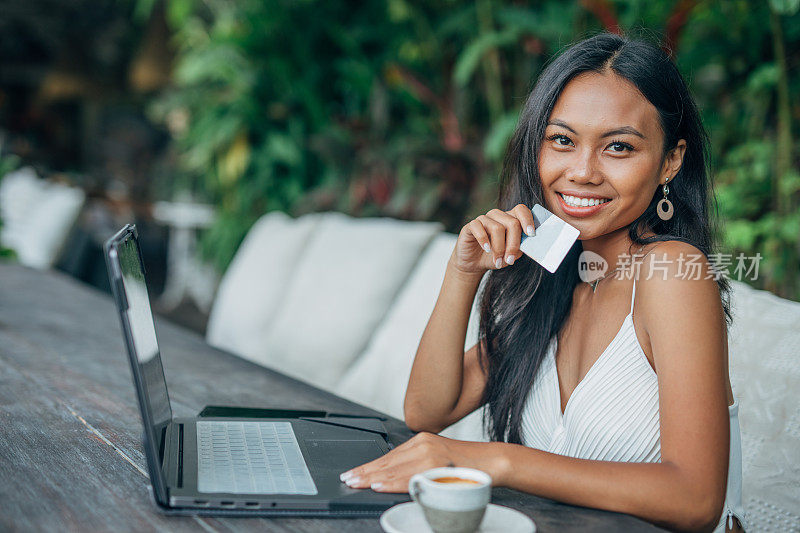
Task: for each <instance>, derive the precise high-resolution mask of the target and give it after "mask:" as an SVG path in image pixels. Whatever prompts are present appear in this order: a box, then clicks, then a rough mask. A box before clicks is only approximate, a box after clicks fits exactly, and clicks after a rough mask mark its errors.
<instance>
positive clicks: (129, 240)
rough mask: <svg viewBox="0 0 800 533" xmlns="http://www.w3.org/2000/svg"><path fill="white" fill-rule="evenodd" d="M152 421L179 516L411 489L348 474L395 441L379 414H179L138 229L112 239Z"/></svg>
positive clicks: (160, 483) (356, 505) (316, 507)
mask: <svg viewBox="0 0 800 533" xmlns="http://www.w3.org/2000/svg"><path fill="white" fill-rule="evenodd" d="M105 256H106V262H107V266H108V275H109V280H110V282H111V288H112V292H113V294H114V299H115V301H116V303H117V307H118V309H119V317H120V321H121V323H122V332H123V336H124V339H125V344H126V346H127V351H128V356H129V359H130V365H131V370H132V372H133V382H134V385H135V387H136V396H137V399H138V402H139V408H140V411H141V415H142V422H143V425H144V451H145V455H146V457H147V467H148V470H149V473H150V482H151V485H152V489H153V496H154V499H155V501H156V504H157V505H158V506H159V508H160V509H161V510H162V511H164V512H167V513H170V514H204V515H255V516H321V517H324V516H371V515H378V514H380V513H381V512H382V511H383V510H385V509H387V508H389V507H391V506H393V505H396V504H397V503H401V502H405V501H408V500H409V498H408V495H405V494H381V493H376V492H373V491H371V490H369V489H366V490H364V489H361V490H359V489H351V488H349V487H347V485H345V484H344V483H342V482H341V481H340V480H339V474H340V473H342V472H344V471H346V470H349V469H350V468H352V467H354V466H357V465H360V464H363V463H366V462H369V461H371V460H373V459H376V458H378V457H380V456H381V455H383V454H385V453H386V452H387V451H389V449H390V448H391V445H390V444H389V442H388V440H387V437H388V435H387V432H386V429H385V427H384V426H383V424H382V422H381V421H380V419H378V418H376V417H357V416H351V415H347V414H341V415H332V414H330V413H326V412H322V411H319V412H318V411H292V410H290V409H256V408H246V407H242V408H238V407H226V406H221V407H220V406H217V407H206V408H205V409H203V411H202V412H201V413H200V414H199V415H198V416H196V417H193V418H175V417H173V414H172V408H171V406H170V399H169V393H168V391H167V383H166V379H165V376H164V369H163V367H162V364H161V351H160V349H159V346H158V341H157V339H156V333H155V327H154V323H153V314H152V311H151V309H150V302H149V298H148V294H147V288H146V285H145V269H144V264H143V261H142V254H141V249H140V247H139V242H138V239H137V232H136V227H135V226H134V225H130V224H129V225H127V226H125V227H124V228H123V229H122V230H120V231H119V232H118V233H117V234H116V235H114V236H113V237H111V238H110V239H109V240H108V241H107V242H106V243H105Z"/></svg>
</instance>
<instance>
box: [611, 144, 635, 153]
mask: <svg viewBox="0 0 800 533" xmlns="http://www.w3.org/2000/svg"><path fill="white" fill-rule="evenodd" d="M608 147H609V148H610V149H611V151H612V152H617V153H621V152H625V151H633V146H631V145H630V144H628V143H624V142H622V141H614V142H612V143H611V144H609V145H608Z"/></svg>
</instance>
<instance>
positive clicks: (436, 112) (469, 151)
mask: <svg viewBox="0 0 800 533" xmlns="http://www.w3.org/2000/svg"><path fill="white" fill-rule="evenodd" d="M154 4H155V2H154V0H141V1H140V2H139V4H138V8H139V12H140V14H142V16H146V15H147V14H148V13H150V12H151V11H152V8H153V5H154ZM156 5H157V4H156ZM163 7H164V9H165V12H166V17H167V20H168V22H169V23H170V26H171V28H172V29H173V31H174V40H175V45H176V48H177V50H178V56H177V62H176V68H175V71H174V86H173V87H172V88H171V89H170V90H169V91H167V92H165V93H164V94H163V95H161V97H160V98H159V99H158V101H157V102H156V103H155V104H154V105H153V106H152V109H151V114H152V116H153V117H154V118H155V119H156V120H161V121H164V122H165V123H166V124H167V125H168V127H169V128H170V130H171V131H172V133H173V135H174V137H175V142H176V145H177V147H178V150H179V153H180V161H181V170H182V174H181V179H179V180H177V181H176V182H175V183H174V184H171V186H173V187H175V188H177V189H188V190H190V191H192V192H193V194H195V195H196V196H198V197H200V198H205V199H206V200H209V201H212V202H214V203H215V204H216V205H217V206H218V214H219V218H218V220H217V222H216V224H215V225H214V227H213V228H212V229H211V230H210V231H209V232H208V233H207V235H206V236H205V238H204V242H203V246H204V249H205V253H206V254H207V255H208V256H209V257H210V258H212V259H213V260H214V262H215V263H216V264H217V265H218V266H219V268H221V269H224V268H225V267H226V266H227V264H228V263H229V261H230V260H231V258H232V257H233V254H234V253H235V251H236V248H237V247H238V245H239V243H240V242H241V240H242V238H243V237H244V235H245V233H246V232H247V230H248V229H249V228H250V226H251V225H252V224H253V222H254V221H255V220H256V219H257V218H258V217H259V216H260V215H262V214H263V213H265V212H268V211H271V210H282V211H286V212H289V213H291V214H293V215H299V214H302V213H305V212H309V211H317V210H324V209H336V210H339V211H343V212H347V213H350V214H353V215H357V216H393V217H398V218H405V219H426V220H431V219H435V220H440V221H442V222H444V223H445V225H446V226H447V228H448V229H449V230H450V231H454V232H457V231H458V230H459V229H460V227H461V226H462V225H463V224H464V223H465V222H466V221H467V220H468V219H469V218H472V217H474V216H476V215H477V214H479V213H481V212H485V211H486V210H488V209H489V208H490V207H491V206H492V205H493V203H494V201H495V199H496V189H497V175H498V171H499V168H500V160H501V158H502V155H503V151H504V149H505V145H506V142H507V140H508V138H509V136H510V134H511V132H512V131H513V128H514V126H515V124H516V120H517V114H518V111H519V107H520V106H521V104H522V102H523V101H524V98H525V97H526V95H527V93H528V91H529V90H530V88H531V87H532V84H533V83H534V82H535V80H536V77H537V75H538V73H539V72H540V71H541V69H542V68H543V66H544V65H545V64H546V62H547V61H548V59H549V58H550V57H552V56H553V55H554V54H556V53H558V52H559V51H560V50H562V49H563V48H564V47H566V46H567V45H569V44H570V43H572V42H574V41H576V40H579V39H580V38H582V37H585V36H588V35H591V34H593V33H596V32H598V31H603V30H608V31H623V32H625V33H627V34H629V35H634V36H640V37H644V38H648V39H651V40H657V41H659V42H661V43H663V44H664V45H665V47H667V48H668V49H670V50H672V52H673V53H674V58H675V60H676V62H677V64H678V66H679V68H680V69H681V71H682V72H683V74H684V76H685V77H686V79H687V81H688V82H689V84H690V86H691V88H692V91H693V93H694V95H695V97H696V99H697V101H698V103H699V105H700V107H701V109H702V113H703V118H704V121H705V125H706V127H707V129H708V130H709V133H710V136H711V140H712V150H713V159H712V172H713V175H714V177H715V181H716V184H717V185H716V193H717V199H718V207H719V213H720V216H721V218H722V220H723V224H722V225H721V230H720V231H721V235H720V238H721V242H722V243H723V251H725V252H729V253H737V252H744V253H746V254H748V255H752V254H755V253H761V254H762V256H763V257H764V260H763V261H762V263H761V268H760V273H759V279H758V280H757V281H755V282H753V283H754V284H756V285H757V286H759V287H764V288H768V289H770V290H772V291H774V292H776V293H778V294H781V295H783V296H786V297H791V298H795V299H798V297H800V283H799V280H798V278H800V267H799V266H798V265H800V261H799V260H798V257H799V256H800V237H799V236H800V173H799V172H798V143H797V140H796V139H797V133H798V131H797V130H798V120H797V118H798V117H799V116H800V104H799V103H798V100H799V99H798V98H797V96H798V94H800V78H798V75H797V70H796V69H797V65H798V63H800V51H799V50H800V47H799V46H798V44H800V15H798V8H800V0H771V1H769V2H765V1H760V0H723V1H719V0H696V1H692V0H674V1H673V0H670V1H662V2H649V1H644V0H616V1H611V0H605V1H604V0H581V1H579V0H560V1H551V0H545V1H540V2H531V3H524V2H493V1H490V0H475V1H469V2H465V1H455V0H432V1H425V2H410V1H407V0H386V1H384V0H380V1H368V2H346V1H343V0H325V1H322V0H239V1H235V2H234V1H229V0H206V1H204V2H195V1H192V0H167V1H166V2H165V3H164V4H163Z"/></svg>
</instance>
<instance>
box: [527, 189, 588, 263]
mask: <svg viewBox="0 0 800 533" xmlns="http://www.w3.org/2000/svg"><path fill="white" fill-rule="evenodd" d="M532 211H533V218H534V220H535V222H536V235H534V236H533V237H528V236H527V235H522V242H521V244H520V246H519V249H520V250H522V252H523V253H525V254H526V255H527V256H529V257H530V258H531V259H533V260H534V261H536V262H537V263H539V264H540V265H542V266H543V267H544V268H546V269H547V270H548V271H549V272H555V271H556V269H557V268H558V265H560V264H561V261H563V260H564V257H566V255H567V252H569V250H570V248H572V245H573V243H575V240H576V239H577V238H578V235H579V234H580V231H579V230H578V229H577V228H575V227H573V226H570V225H569V224H567V223H566V222H564V221H563V220H561V219H560V218H558V217H557V216H555V215H554V214H553V213H551V212H550V211H548V210H547V209H545V208H544V207H542V206H541V205H539V204H535V205H534V206H533V210H532Z"/></svg>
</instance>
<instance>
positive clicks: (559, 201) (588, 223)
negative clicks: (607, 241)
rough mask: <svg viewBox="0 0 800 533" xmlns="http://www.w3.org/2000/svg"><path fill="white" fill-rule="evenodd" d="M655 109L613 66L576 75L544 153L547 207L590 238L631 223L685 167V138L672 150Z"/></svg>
mask: <svg viewBox="0 0 800 533" xmlns="http://www.w3.org/2000/svg"><path fill="white" fill-rule="evenodd" d="M663 143H664V135H663V133H662V131H661V125H660V123H659V117H658V111H657V110H656V108H655V107H654V106H653V105H652V104H651V103H650V102H649V101H648V100H647V99H646V98H645V97H644V96H643V95H642V93H640V92H639V91H638V89H636V87H635V86H634V85H633V84H632V83H630V82H629V81H627V80H625V79H624V78H621V77H620V76H618V75H616V74H614V73H613V72H604V73H602V74H601V73H596V72H590V73H583V74H580V75H579V76H576V77H575V78H573V79H572V80H571V81H570V82H569V83H568V84H567V86H566V87H565V88H564V90H563V91H562V92H561V95H560V96H559V98H558V101H557V102H556V105H555V107H554V108H553V112H552V113H551V114H550V118H549V120H548V123H547V129H546V130H545V136H544V139H543V141H542V148H541V151H540V154H539V175H540V177H541V181H542V190H543V193H544V199H545V203H546V204H547V208H548V209H549V210H550V211H552V212H553V213H555V214H556V215H557V216H559V217H561V218H563V219H564V220H566V221H567V222H569V223H570V224H572V225H573V226H575V227H576V228H578V229H579V230H580V232H581V233H580V239H581V240H587V239H592V238H595V237H599V236H602V235H606V234H608V233H611V232H614V231H616V230H619V229H620V228H627V226H628V225H630V223H631V222H633V221H634V220H636V219H637V218H638V217H639V216H641V214H642V213H643V212H644V211H645V209H646V208H647V206H648V205H649V203H650V200H651V199H652V198H653V194H654V193H655V191H656V188H657V187H658V186H659V184H663V183H664V182H665V180H667V179H671V178H672V177H673V176H674V175H675V174H676V173H677V172H678V170H679V169H680V164H681V162H682V159H683V153H684V150H685V148H686V142H685V141H684V140H683V139H681V140H680V141H679V142H678V145H677V146H676V147H675V149H673V150H671V151H670V152H669V153H668V154H667V155H666V156H665V155H664V150H663V146H664V145H663Z"/></svg>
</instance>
